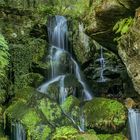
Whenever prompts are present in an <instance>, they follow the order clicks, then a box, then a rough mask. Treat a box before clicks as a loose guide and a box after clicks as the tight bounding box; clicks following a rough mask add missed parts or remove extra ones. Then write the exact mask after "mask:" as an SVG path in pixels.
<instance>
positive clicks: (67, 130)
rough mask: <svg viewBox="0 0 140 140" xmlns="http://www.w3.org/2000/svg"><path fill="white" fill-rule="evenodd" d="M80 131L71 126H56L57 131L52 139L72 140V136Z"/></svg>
mask: <svg viewBox="0 0 140 140" xmlns="http://www.w3.org/2000/svg"><path fill="white" fill-rule="evenodd" d="M77 133H78V131H77V130H76V129H75V128H73V127H71V126H67V127H65V126H63V127H59V128H56V131H55V133H54V134H53V138H52V140H62V139H63V140H68V139H69V140H70V139H72V138H74V137H75V136H74V135H75V134H77Z"/></svg>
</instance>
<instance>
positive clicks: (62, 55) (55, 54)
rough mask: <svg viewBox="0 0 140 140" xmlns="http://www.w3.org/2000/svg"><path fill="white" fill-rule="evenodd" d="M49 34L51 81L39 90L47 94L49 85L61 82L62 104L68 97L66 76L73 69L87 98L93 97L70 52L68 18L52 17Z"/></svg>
mask: <svg viewBox="0 0 140 140" xmlns="http://www.w3.org/2000/svg"><path fill="white" fill-rule="evenodd" d="M48 35H49V43H50V52H49V58H50V64H51V77H50V80H49V81H47V82H46V83H44V84H43V85H41V86H40V87H39V88H38V89H37V90H38V91H39V92H41V93H45V94H47V90H48V87H49V85H51V84H52V83H54V82H59V86H60V90H59V91H60V94H59V102H60V104H62V103H63V102H64V101H65V99H66V97H67V90H66V89H65V84H64V83H65V82H64V81H65V76H66V74H69V73H71V71H74V72H75V73H74V74H75V76H76V78H77V79H78V81H79V83H81V85H82V86H83V92H84V98H85V100H90V99H92V96H91V93H90V91H89V89H88V87H87V85H86V84H85V82H84V79H83V78H82V75H81V71H80V68H79V66H78V64H77V62H76V61H75V60H74V59H73V57H72V55H71V54H70V52H69V48H68V27H67V19H66V18H65V17H63V16H55V18H52V19H51V20H50V21H49V23H48ZM66 65H67V66H66Z"/></svg>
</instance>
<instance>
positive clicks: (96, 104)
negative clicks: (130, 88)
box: [84, 98, 127, 132]
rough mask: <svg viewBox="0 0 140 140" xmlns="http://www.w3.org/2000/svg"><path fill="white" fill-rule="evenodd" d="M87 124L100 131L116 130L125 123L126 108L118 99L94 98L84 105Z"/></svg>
mask: <svg viewBox="0 0 140 140" xmlns="http://www.w3.org/2000/svg"><path fill="white" fill-rule="evenodd" d="M84 110H85V114H87V126H88V127H90V128H95V129H97V130H100V131H105V132H114V131H117V130H119V129H120V128H122V127H123V126H124V125H125V122H126V119H127V116H126V108H125V107H124V105H122V104H121V103H120V102H118V101H116V100H110V99H105V98H94V99H93V100H91V101H89V102H87V103H86V104H85V106H84Z"/></svg>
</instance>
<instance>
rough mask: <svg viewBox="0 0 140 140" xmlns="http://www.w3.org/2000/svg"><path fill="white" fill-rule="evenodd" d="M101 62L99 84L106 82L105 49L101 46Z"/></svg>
mask: <svg viewBox="0 0 140 140" xmlns="http://www.w3.org/2000/svg"><path fill="white" fill-rule="evenodd" d="M99 61H100V65H101V69H100V80H99V82H105V81H106V80H105V78H104V69H105V59H104V56H103V47H102V46H101V56H100V58H99Z"/></svg>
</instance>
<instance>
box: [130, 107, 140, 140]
mask: <svg viewBox="0 0 140 140" xmlns="http://www.w3.org/2000/svg"><path fill="white" fill-rule="evenodd" d="M128 118H129V127H130V132H131V140H139V139H140V111H139V110H134V109H128Z"/></svg>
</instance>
